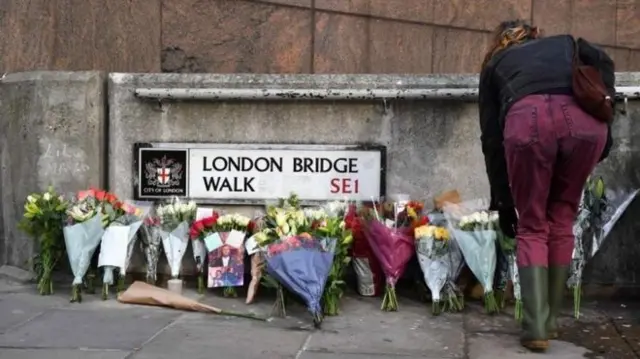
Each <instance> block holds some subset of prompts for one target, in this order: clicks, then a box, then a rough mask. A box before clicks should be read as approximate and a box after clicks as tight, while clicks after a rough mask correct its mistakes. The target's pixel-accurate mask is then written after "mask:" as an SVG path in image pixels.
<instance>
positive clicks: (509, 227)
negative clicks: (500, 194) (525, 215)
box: [498, 207, 518, 238]
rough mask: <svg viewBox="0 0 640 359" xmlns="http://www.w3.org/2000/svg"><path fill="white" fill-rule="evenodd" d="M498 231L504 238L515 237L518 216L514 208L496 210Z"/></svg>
mask: <svg viewBox="0 0 640 359" xmlns="http://www.w3.org/2000/svg"><path fill="white" fill-rule="evenodd" d="M498 215H499V216H500V218H499V223H500V229H501V230H502V233H504V235H505V236H507V237H510V238H515V237H516V228H518V214H517V213H516V209H515V208H514V207H508V208H502V209H499V210H498Z"/></svg>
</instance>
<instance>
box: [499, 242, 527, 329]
mask: <svg viewBox="0 0 640 359" xmlns="http://www.w3.org/2000/svg"><path fill="white" fill-rule="evenodd" d="M497 235H498V237H497V239H498V240H497V243H498V254H499V255H501V256H502V257H503V259H502V260H503V261H504V262H505V263H506V265H505V267H506V273H501V274H500V280H505V281H508V280H511V283H512V284H513V297H514V299H515V310H514V317H515V319H516V320H517V321H520V320H522V294H521V290H520V276H519V275H518V264H517V262H516V239H515V238H511V237H507V236H506V235H505V234H504V233H502V231H501V230H497ZM502 275H506V279H503V278H502ZM504 287H505V288H506V284H505V285H504ZM503 290H504V288H503ZM502 294H503V296H502V297H501V298H500V300H498V305H499V306H500V308H501V309H502V308H503V307H504V300H505V297H504V295H505V293H504V292H503V293H502Z"/></svg>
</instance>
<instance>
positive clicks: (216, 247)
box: [204, 214, 251, 297]
mask: <svg viewBox="0 0 640 359" xmlns="http://www.w3.org/2000/svg"><path fill="white" fill-rule="evenodd" d="M250 222H251V219H250V218H249V217H246V216H243V215H240V214H226V215H223V216H220V217H218V218H217V220H216V223H215V226H214V229H213V233H212V234H210V235H208V236H207V237H206V238H205V239H204V243H205V246H206V247H207V251H209V287H224V291H223V294H224V296H225V297H236V296H237V293H236V290H235V287H237V286H242V285H243V284H244V246H243V244H244V239H245V237H246V235H247V228H248V226H249V223H250Z"/></svg>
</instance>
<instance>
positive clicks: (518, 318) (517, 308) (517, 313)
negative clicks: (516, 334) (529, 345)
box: [514, 299, 522, 323]
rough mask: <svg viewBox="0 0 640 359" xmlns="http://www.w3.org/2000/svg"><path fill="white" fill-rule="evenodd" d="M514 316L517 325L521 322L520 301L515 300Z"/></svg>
mask: <svg viewBox="0 0 640 359" xmlns="http://www.w3.org/2000/svg"><path fill="white" fill-rule="evenodd" d="M514 316H515V319H516V321H517V322H518V323H520V322H522V299H516V306H515V310H514Z"/></svg>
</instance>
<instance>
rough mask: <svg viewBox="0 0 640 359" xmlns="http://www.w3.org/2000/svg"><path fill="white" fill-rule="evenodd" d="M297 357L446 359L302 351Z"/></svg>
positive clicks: (309, 358)
mask: <svg viewBox="0 0 640 359" xmlns="http://www.w3.org/2000/svg"><path fill="white" fill-rule="evenodd" d="M297 359H447V358H445V357H432V356H423V355H421V356H406V355H392V354H382V355H376V356H373V357H372V356H371V354H344V353H342V354H340V353H316V352H304V353H302V354H301V355H300V356H299V357H298V358H297Z"/></svg>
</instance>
